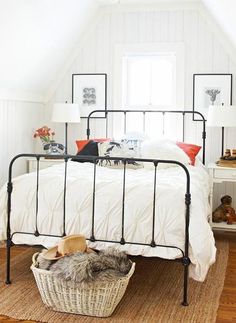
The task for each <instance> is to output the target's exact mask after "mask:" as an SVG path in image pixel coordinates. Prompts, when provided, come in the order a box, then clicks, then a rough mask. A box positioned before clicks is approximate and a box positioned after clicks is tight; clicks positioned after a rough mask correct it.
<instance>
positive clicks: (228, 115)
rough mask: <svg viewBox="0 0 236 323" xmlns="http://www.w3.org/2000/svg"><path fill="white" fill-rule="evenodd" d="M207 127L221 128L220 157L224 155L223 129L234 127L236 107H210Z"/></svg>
mask: <svg viewBox="0 0 236 323" xmlns="http://www.w3.org/2000/svg"><path fill="white" fill-rule="evenodd" d="M207 127H222V147H221V156H223V155H224V128H225V127H236V106H232V105H230V106H225V105H210V107H209V110H208V116H207Z"/></svg>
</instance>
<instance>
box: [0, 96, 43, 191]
mask: <svg viewBox="0 0 236 323" xmlns="http://www.w3.org/2000/svg"><path fill="white" fill-rule="evenodd" d="M43 110H44V105H43V104H39V103H29V102H20V101H5V100H2V101H0V137H1V139H2V140H1V159H0V185H3V183H4V182H5V181H6V180H7V175H8V165H9V162H10V160H11V159H12V158H13V157H14V156H15V155H17V154H19V153H33V152H35V149H36V146H37V145H36V140H35V139H34V138H33V133H34V131H35V129H37V128H38V127H40V126H42V125H43V124H42V120H43V119H42V117H43ZM14 169H15V172H14V175H19V174H22V173H24V172H25V171H26V161H25V160H21V161H17V162H16V163H15V167H14Z"/></svg>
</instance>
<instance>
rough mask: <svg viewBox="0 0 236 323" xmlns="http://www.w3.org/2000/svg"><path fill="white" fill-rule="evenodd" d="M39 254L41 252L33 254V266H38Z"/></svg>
mask: <svg viewBox="0 0 236 323" xmlns="http://www.w3.org/2000/svg"><path fill="white" fill-rule="evenodd" d="M38 255H39V252H36V253H34V254H33V256H32V262H33V266H35V267H38V262H37V258H38Z"/></svg>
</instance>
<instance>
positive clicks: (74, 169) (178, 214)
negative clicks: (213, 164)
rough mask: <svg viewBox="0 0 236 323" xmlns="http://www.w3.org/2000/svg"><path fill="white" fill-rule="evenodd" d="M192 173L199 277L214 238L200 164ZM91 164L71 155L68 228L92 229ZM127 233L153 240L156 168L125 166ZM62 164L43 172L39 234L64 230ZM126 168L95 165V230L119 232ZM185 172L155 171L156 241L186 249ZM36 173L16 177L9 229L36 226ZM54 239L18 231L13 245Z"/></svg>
mask: <svg viewBox="0 0 236 323" xmlns="http://www.w3.org/2000/svg"><path fill="white" fill-rule="evenodd" d="M188 169H189V172H190V177H191V182H190V190H191V206H190V226H189V236H190V250H189V253H190V259H191V265H190V276H191V277H192V278H194V279H195V280H199V281H203V280H204V278H205V276H206V274H207V271H208V269H209V266H210V265H211V264H212V263H214V261H215V253H216V249H215V243H214V238H213V234H212V231H211V228H210V226H209V223H208V222H207V216H208V214H209V205H208V195H209V178H208V174H207V172H206V170H205V169H204V167H203V166H202V165H199V166H197V167H193V166H189V167H188ZM93 170H94V166H93V164H90V163H77V162H68V172H67V193H66V234H73V233H82V234H84V235H85V236H86V237H90V235H91V223H92V220H91V219H92V199H93V194H92V193H93ZM126 172H127V174H126V191H125V192H126V194H125V222H124V237H125V240H126V241H134V242H141V243H144V242H145V243H150V242H151V236H152V211H153V181H154V176H153V171H152V170H147V169H136V170H134V169H127V171H126ZM63 184H64V165H55V166H52V167H49V168H47V169H44V170H42V171H40V176H39V208H38V220H37V223H38V230H39V232H40V233H41V234H54V235H61V234H62V232H63V229H62V228H63V192H64V191H63ZM122 189H123V170H122V169H111V168H107V167H100V166H97V176H96V198H95V227H94V228H95V237H96V238H97V239H106V240H117V241H119V240H120V238H121V213H122ZM185 191H186V176H185V173H184V171H183V169H182V168H180V167H171V168H168V169H161V170H158V171H157V186H156V221H155V242H156V244H161V245H173V246H176V247H179V248H181V249H182V250H184V239H185V236H184V232H185ZM35 197H36V172H33V173H30V174H25V175H22V176H19V177H16V178H14V179H13V193H12V212H11V232H12V233H13V232H15V231H17V232H32V233H33V232H34V231H35V213H36V211H35V210H36V203H35ZM6 210H7V190H6V185H4V186H3V187H2V189H1V191H0V214H1V216H0V240H3V239H6V222H7V221H6V219H7V211H6ZM57 241H58V238H49V237H42V236H39V237H35V236H32V235H22V234H16V235H14V237H13V242H14V243H16V244H19V243H24V244H32V245H33V244H42V245H44V246H45V247H50V246H53V245H55V243H57ZM89 245H90V246H92V247H96V248H98V249H101V248H105V247H107V246H108V245H112V246H116V247H117V248H120V249H122V250H125V251H127V252H128V253H129V254H132V255H143V256H147V257H153V256H154V257H155V256H158V257H162V258H167V259H174V258H178V257H181V256H182V254H181V252H180V251H178V250H176V249H168V248H161V247H155V248H152V247H149V246H140V245H124V246H121V245H119V244H115V245H114V244H111V243H110V244H109V243H105V242H95V243H89Z"/></svg>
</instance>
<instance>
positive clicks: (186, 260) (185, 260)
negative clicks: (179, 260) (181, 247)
mask: <svg viewBox="0 0 236 323" xmlns="http://www.w3.org/2000/svg"><path fill="white" fill-rule="evenodd" d="M189 264H190V259H189V258H187V257H184V258H183V265H184V294H183V302H182V305H183V306H188V269H189Z"/></svg>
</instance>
